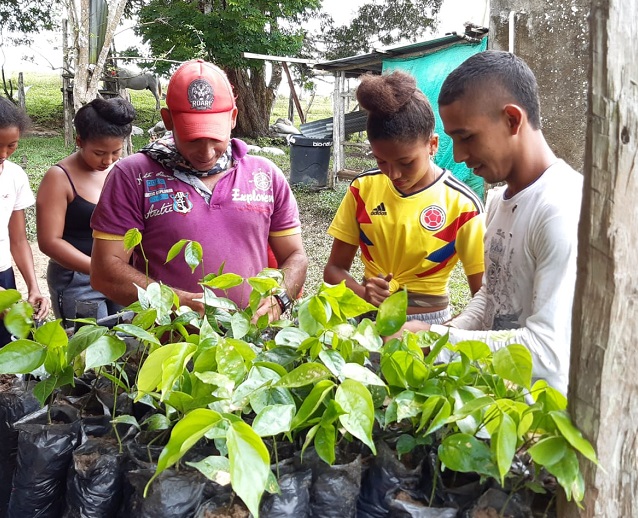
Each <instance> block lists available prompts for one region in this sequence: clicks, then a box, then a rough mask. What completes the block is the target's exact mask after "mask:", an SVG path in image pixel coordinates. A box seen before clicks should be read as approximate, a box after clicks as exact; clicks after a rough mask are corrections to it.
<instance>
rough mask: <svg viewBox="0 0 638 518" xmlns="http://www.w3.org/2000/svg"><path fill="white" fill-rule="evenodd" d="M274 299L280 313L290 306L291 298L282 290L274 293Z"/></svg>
mask: <svg viewBox="0 0 638 518" xmlns="http://www.w3.org/2000/svg"><path fill="white" fill-rule="evenodd" d="M275 299H277V302H278V304H279V308H280V309H281V312H282V313H285V312H286V311H288V310H289V309H290V308H291V307H292V300H290V297H289V296H288V293H286V292H285V291H283V290H282V291H280V292H278V293H276V294H275Z"/></svg>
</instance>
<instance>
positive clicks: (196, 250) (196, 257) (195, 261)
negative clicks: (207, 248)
mask: <svg viewBox="0 0 638 518" xmlns="http://www.w3.org/2000/svg"><path fill="white" fill-rule="evenodd" d="M203 257H204V251H203V249H202V245H200V244H199V243H198V242H197V241H189V242H188V243H187V244H186V248H185V249H184V259H185V260H186V264H187V265H188V266H190V267H191V272H193V273H195V268H197V267H198V266H199V265H200V264H201V262H202V258H203Z"/></svg>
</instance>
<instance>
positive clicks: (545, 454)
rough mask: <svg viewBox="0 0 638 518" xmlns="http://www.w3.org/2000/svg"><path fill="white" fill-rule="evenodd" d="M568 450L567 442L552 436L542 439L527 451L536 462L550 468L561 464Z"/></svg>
mask: <svg viewBox="0 0 638 518" xmlns="http://www.w3.org/2000/svg"><path fill="white" fill-rule="evenodd" d="M567 450H568V446H567V441H566V440H565V439H564V438H563V437H557V436H552V437H545V438H544V439H541V440H540V441H538V442H537V443H536V444H534V445H533V446H532V447H531V448H530V449H529V450H527V451H528V453H529V454H530V456H531V457H532V460H533V461H534V462H536V463H538V464H540V465H541V466H548V465H552V464H556V463H558V462H560V460H561V459H562V458H563V457H564V456H565V453H566V452H567Z"/></svg>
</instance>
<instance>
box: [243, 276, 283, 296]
mask: <svg viewBox="0 0 638 518" xmlns="http://www.w3.org/2000/svg"><path fill="white" fill-rule="evenodd" d="M247 282H248V284H250V285H251V286H252V288H253V289H254V290H255V291H257V292H258V293H260V294H261V295H265V294H266V293H270V292H271V291H272V290H274V289H277V288H279V283H278V282H277V281H276V280H275V279H271V278H269V277H250V278H249V279H247Z"/></svg>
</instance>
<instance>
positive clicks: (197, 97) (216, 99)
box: [166, 59, 235, 140]
mask: <svg viewBox="0 0 638 518" xmlns="http://www.w3.org/2000/svg"><path fill="white" fill-rule="evenodd" d="M166 106H168V109H169V111H170V112H171V118H172V119H173V126H174V128H176V129H177V133H179V136H180V138H183V139H185V140H195V139H198V138H214V139H216V140H225V139H227V138H228V137H229V136H230V130H231V129H232V114H233V109H234V108H235V96H234V95H233V89H232V87H231V86H230V83H229V82H228V78H227V77H226V74H225V73H224V72H223V71H222V70H221V69H220V68H218V67H216V66H215V65H213V64H211V63H207V62H206V61H203V60H201V59H195V60H192V61H187V62H186V63H183V64H182V65H181V66H180V67H179V68H178V69H177V70H176V71H175V73H174V74H173V75H172V77H171V79H170V81H169V83H168V91H167V93H166Z"/></svg>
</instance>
